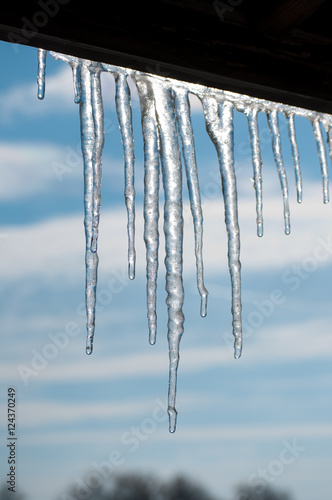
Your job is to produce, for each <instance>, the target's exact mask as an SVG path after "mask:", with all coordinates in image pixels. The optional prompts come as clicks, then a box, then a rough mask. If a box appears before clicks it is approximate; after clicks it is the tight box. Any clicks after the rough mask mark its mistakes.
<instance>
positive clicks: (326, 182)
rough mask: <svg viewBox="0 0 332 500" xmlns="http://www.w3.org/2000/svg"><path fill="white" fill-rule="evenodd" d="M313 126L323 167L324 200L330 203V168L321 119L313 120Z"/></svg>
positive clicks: (321, 166)
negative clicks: (328, 167) (328, 168)
mask: <svg viewBox="0 0 332 500" xmlns="http://www.w3.org/2000/svg"><path fill="white" fill-rule="evenodd" d="M312 128H313V131H314V136H315V139H316V145H317V152H318V157H319V163H320V168H321V172H322V181H323V201H324V203H328V202H329V201H330V196H329V174H328V170H327V160H326V151H325V145H324V140H323V135H322V130H321V128H320V121H319V119H318V118H317V119H316V120H314V121H313V122H312Z"/></svg>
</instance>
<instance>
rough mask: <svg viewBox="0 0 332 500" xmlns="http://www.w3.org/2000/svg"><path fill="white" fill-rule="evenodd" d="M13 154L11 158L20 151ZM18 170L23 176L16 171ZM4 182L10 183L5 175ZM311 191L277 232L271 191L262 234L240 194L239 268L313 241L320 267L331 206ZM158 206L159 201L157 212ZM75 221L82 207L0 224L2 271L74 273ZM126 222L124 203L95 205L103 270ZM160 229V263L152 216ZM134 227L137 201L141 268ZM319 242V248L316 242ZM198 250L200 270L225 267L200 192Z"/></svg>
mask: <svg viewBox="0 0 332 500" xmlns="http://www.w3.org/2000/svg"><path fill="white" fill-rule="evenodd" d="M0 149H1V148H0ZM54 152H55V153H56V152H57V150H56V149H54ZM13 154H14V155H15V154H16V153H15V152H14V153H13ZM17 154H18V160H19V158H20V152H18V153H17ZM34 155H35V151H34V150H33V149H32V150H31V158H32V160H31V161H33V158H34ZM39 156H41V153H37V154H36V157H38V158H39ZM15 161H16V160H15ZM39 161H40V167H39V169H42V161H41V160H40V159H39ZM8 175H10V174H8ZM22 175H23V177H24V173H23V174H22ZM27 177H28V176H27ZM37 177H38V176H37ZM45 179H47V175H46V177H44V180H45ZM13 182H14V181H13ZM36 182H37V181H36ZM26 183H27V184H28V179H26ZM7 184H8V185H10V182H8V183H7ZM22 189H23V188H22ZM27 189H29V188H27ZM31 189H32V188H31ZM317 191H319V188H318V187H317V189H314V190H313V193H312V195H311V197H308V199H307V200H306V203H305V204H303V205H302V206H300V207H296V208H295V207H294V208H295V209H294V225H293V233H294V235H290V236H287V237H286V236H285V235H284V234H283V223H282V214H280V211H279V210H278V207H279V206H280V199H278V198H277V197H274V198H271V199H270V200H269V202H268V203H267V204H266V206H265V226H266V234H265V236H264V237H263V238H258V237H257V236H256V228H255V214H254V206H253V201H252V200H249V199H248V198H244V199H243V200H241V199H240V201H239V213H240V227H241V261H242V265H243V268H244V269H246V270H248V271H249V270H250V271H253V270H257V271H260V272H262V271H263V270H265V269H269V270H271V271H272V270H281V271H282V270H285V269H287V266H289V265H291V264H293V263H294V262H301V261H303V260H304V259H307V258H309V259H310V258H311V259H312V258H315V255H316V248H317V247H319V246H320V247H322V248H321V250H320V251H319V252H318V253H319V258H320V256H322V260H321V261H318V260H317V265H318V266H319V267H321V268H322V267H323V266H325V265H328V264H330V263H331V258H332V255H331V252H332V250H331V252H330V250H329V240H330V238H331V234H330V220H331V207H327V206H321V205H320V204H319V202H318V201H317V196H318V194H319V193H318V192H317ZM319 201H320V200H319ZM162 212H163V210H162V208H161V214H162ZM185 214H186V215H185V243H184V272H185V274H188V273H190V274H191V275H193V274H194V272H195V260H194V250H193V249H194V239H193V227H192V220H191V215H190V210H189V207H188V205H186V207H185ZM161 218H162V215H161ZM280 219H281V220H280ZM82 222H83V211H82V215H81V216H76V215H75V216H66V217H59V218H57V219H52V220H46V221H43V222H40V223H37V224H31V225H24V226H17V225H16V226H13V227H11V226H3V227H0V233H5V234H6V235H7V237H6V238H5V239H4V240H3V241H2V242H1V255H2V259H4V261H5V262H7V266H6V267H5V268H4V269H3V271H2V279H11V280H13V279H20V278H23V277H24V276H30V275H36V274H39V275H40V276H41V277H42V276H44V277H45V278H46V277H50V276H58V275H61V274H66V276H67V277H68V279H70V278H72V279H73V278H75V276H76V277H77V276H78V274H77V273H80V274H81V272H82V258H83V252H84V233H83V227H82ZM126 224H127V219H126V211H125V209H124V207H123V208H121V209H119V208H116V209H108V210H102V212H101V223H100V237H99V238H100V240H99V254H100V262H101V263H102V266H103V272H111V271H112V270H113V269H119V268H121V269H122V267H123V266H124V265H125V264H126V257H125V256H126V253H127V234H126ZM160 234H161V241H160V262H161V265H162V262H163V253H164V241H163V231H162V221H160ZM114 235H116V237H114ZM142 235H143V217H142V206H140V205H138V206H137V217H136V245H137V254H138V255H137V268H138V273H139V272H142V273H145V270H144V266H145V248H144V243H143V238H142ZM322 242H323V243H322ZM324 242H325V244H326V245H325V246H326V250H324V248H323V247H324ZM322 245H323V246H322ZM23 249H24V251H23ZM323 253H324V255H323ZM317 255H318V254H317ZM203 257H204V265H205V271H206V273H207V274H208V273H213V274H215V273H216V272H217V273H222V272H228V271H227V240H226V231H225V224H224V214H223V204H222V200H219V201H215V200H207V203H205V206H204V248H203ZM323 257H324V259H323ZM325 257H326V259H325Z"/></svg>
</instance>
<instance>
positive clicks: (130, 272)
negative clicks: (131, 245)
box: [128, 261, 135, 280]
mask: <svg viewBox="0 0 332 500" xmlns="http://www.w3.org/2000/svg"><path fill="white" fill-rule="evenodd" d="M128 277H129V279H130V280H133V279H135V261H129V263H128Z"/></svg>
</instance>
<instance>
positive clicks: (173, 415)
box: [167, 406, 178, 434]
mask: <svg viewBox="0 0 332 500" xmlns="http://www.w3.org/2000/svg"><path fill="white" fill-rule="evenodd" d="M167 413H168V418H169V432H170V433H171V434H174V432H175V430H176V419H177V416H178V412H177V411H176V409H175V408H174V407H172V406H169V407H168V410H167Z"/></svg>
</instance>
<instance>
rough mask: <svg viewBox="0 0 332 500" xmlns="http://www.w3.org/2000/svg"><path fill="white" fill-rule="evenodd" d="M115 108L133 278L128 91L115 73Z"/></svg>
mask: <svg viewBox="0 0 332 500" xmlns="http://www.w3.org/2000/svg"><path fill="white" fill-rule="evenodd" d="M115 83H116V93H115V101H116V110H117V115H118V120H119V126H120V131H121V137H122V143H123V151H124V160H125V201H126V207H127V213H128V224H127V229H128V275H129V278H130V279H131V280H132V279H134V278H135V261H136V253H135V170H134V162H135V156H134V138H133V129H132V121H131V104H130V91H129V87H128V84H127V79H126V76H125V75H124V74H122V73H120V74H118V75H116V77H115Z"/></svg>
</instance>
